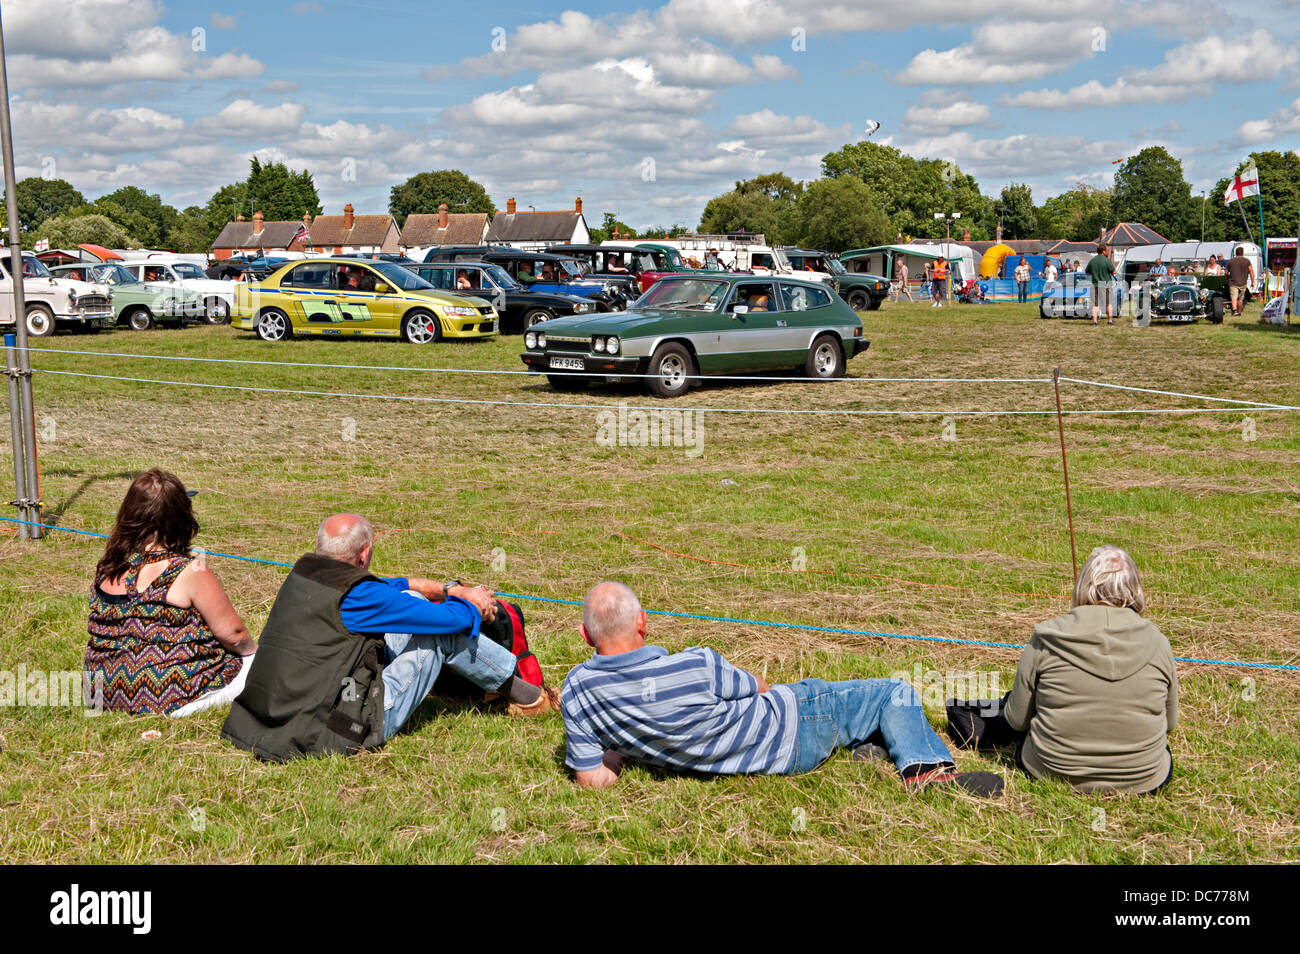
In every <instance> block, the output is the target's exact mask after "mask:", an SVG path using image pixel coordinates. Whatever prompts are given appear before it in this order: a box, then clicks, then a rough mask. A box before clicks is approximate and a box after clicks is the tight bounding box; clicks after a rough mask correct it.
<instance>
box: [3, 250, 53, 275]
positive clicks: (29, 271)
mask: <svg viewBox="0 0 1300 954" xmlns="http://www.w3.org/2000/svg"><path fill="white" fill-rule="evenodd" d="M10 261H11V260H10V257H9V256H8V255H6V256H5V257H4V258H2V259H0V263H3V264H4V267H5V271H7V272H8V273H9V274H11V275H12V274H13V271H14V270H13V268H11V267H10ZM53 277H54V276H53V275H51V274H50V270H49V269H48V268H46V267H45V263H44V262H42V261H41V260H40V259H38V258H28V257H27V256H26V255H24V256H23V278H53Z"/></svg>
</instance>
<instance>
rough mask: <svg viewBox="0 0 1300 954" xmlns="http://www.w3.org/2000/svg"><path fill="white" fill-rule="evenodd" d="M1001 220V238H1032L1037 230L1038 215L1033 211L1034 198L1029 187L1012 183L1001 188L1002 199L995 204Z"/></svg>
mask: <svg viewBox="0 0 1300 954" xmlns="http://www.w3.org/2000/svg"><path fill="white" fill-rule="evenodd" d="M997 208H998V213H999V214H1000V215H1001V218H1002V236H1003V237H1004V238H1008V239H1026V238H1033V237H1034V233H1035V232H1036V231H1037V230H1038V215H1037V214H1036V212H1035V210H1034V196H1033V192H1032V191H1031V190H1030V188H1029V186H1027V185H1024V184H1023V183H1012V184H1010V185H1007V186H1003V187H1002V197H1001V198H1000V199H999V200H998V203H997Z"/></svg>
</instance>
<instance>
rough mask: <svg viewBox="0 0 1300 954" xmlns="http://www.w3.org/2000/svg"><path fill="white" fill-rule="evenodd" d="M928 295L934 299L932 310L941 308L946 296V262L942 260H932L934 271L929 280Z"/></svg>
mask: <svg viewBox="0 0 1300 954" xmlns="http://www.w3.org/2000/svg"><path fill="white" fill-rule="evenodd" d="M930 294H931V295H932V296H933V298H934V304H933V305H932V306H931V307H933V308H942V307H943V299H944V296H945V295H947V294H948V261H947V259H943V258H936V259H935V260H934V271H933V273H932V274H931V278H930Z"/></svg>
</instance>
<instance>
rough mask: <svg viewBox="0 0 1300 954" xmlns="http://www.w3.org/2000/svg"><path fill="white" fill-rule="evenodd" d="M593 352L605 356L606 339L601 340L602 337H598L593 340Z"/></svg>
mask: <svg viewBox="0 0 1300 954" xmlns="http://www.w3.org/2000/svg"><path fill="white" fill-rule="evenodd" d="M591 350H592V351H595V352H597V353H599V354H604V352H605V339H604V338H601V337H599V336H597V337H596V338H594V339H592V342H591Z"/></svg>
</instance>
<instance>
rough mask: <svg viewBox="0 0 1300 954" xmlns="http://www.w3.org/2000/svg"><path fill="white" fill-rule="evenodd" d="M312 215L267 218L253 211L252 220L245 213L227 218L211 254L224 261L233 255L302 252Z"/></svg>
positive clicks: (213, 244)
mask: <svg viewBox="0 0 1300 954" xmlns="http://www.w3.org/2000/svg"><path fill="white" fill-rule="evenodd" d="M311 225H312V222H311V216H310V215H304V216H303V217H302V221H301V222H299V221H289V222H267V221H265V220H264V219H263V217H262V213H261V212H254V213H253V221H251V222H249V221H247V220H246V219H245V218H244V217H243V216H242V215H239V216H236V217H235V221H233V222H227V223H226V226H225V228H223V229H222V230H221V234H220V235H218V236H217V238H216V241H214V242H213V243H212V257H213V258H215V259H217V260H219V261H221V260H224V259H228V258H231V257H232V256H234V255H273V254H274V253H276V252H301V251H303V250H304V249H305V248H306V246H305V245H304V244H303V238H304V236H305V231H306V230H310V229H311Z"/></svg>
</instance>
